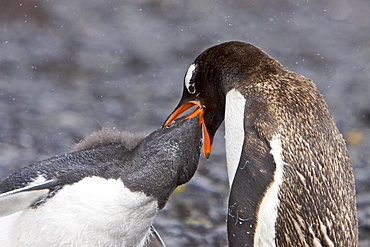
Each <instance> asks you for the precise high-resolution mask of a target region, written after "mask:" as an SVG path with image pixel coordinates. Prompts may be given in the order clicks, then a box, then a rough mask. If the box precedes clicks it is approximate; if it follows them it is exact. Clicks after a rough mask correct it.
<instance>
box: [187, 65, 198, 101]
mask: <svg viewBox="0 0 370 247" xmlns="http://www.w3.org/2000/svg"><path fill="white" fill-rule="evenodd" d="M196 68H197V66H196V65H195V64H192V65H190V67H189V69H188V72H186V75H185V87H186V89H187V90H188V92H189V93H191V94H193V93H195V87H194V82H193V83H191V78H192V77H193V75H194V71H195V70H196Z"/></svg>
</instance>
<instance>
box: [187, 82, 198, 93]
mask: <svg viewBox="0 0 370 247" xmlns="http://www.w3.org/2000/svg"><path fill="white" fill-rule="evenodd" d="M188 91H189V93H191V94H195V91H196V90H195V85H194V84H189V87H188Z"/></svg>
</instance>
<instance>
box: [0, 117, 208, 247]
mask: <svg viewBox="0 0 370 247" xmlns="http://www.w3.org/2000/svg"><path fill="white" fill-rule="evenodd" d="M200 139H201V126H200V124H199V116H197V117H193V118H190V119H186V120H183V121H180V122H178V123H175V124H173V125H171V126H169V127H168V128H165V129H160V130H157V131H154V132H153V133H151V134H150V135H149V136H147V137H145V138H144V136H143V135H142V134H133V133H129V132H117V131H101V132H98V133H95V134H94V135H93V136H92V137H90V138H87V139H86V140H85V141H83V142H82V143H80V144H78V145H77V146H76V147H75V151H74V152H72V153H68V154H66V155H62V156H57V157H53V158H50V159H47V160H44V161H41V162H38V163H35V164H33V165H30V166H28V167H24V168H22V169H20V170H19V171H17V172H15V173H13V174H11V175H10V176H9V177H8V178H7V179H6V180H5V181H3V182H2V183H1V185H0V245H1V246H130V247H131V246H164V244H163V242H162V241H161V239H160V237H159V236H158V234H157V233H156V231H155V229H154V228H153V227H152V226H151V224H152V221H153V219H154V217H155V215H156V213H157V212H158V210H160V209H162V208H163V207H164V206H165V204H166V202H167V200H168V198H169V196H170V195H171V193H172V192H173V190H174V189H175V188H176V186H178V185H181V184H183V183H186V182H188V181H189V180H190V178H191V177H192V176H193V175H194V172H195V171H196V168H197V164H198V159H199V154H200Z"/></svg>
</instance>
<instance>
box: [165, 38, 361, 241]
mask: <svg viewBox="0 0 370 247" xmlns="http://www.w3.org/2000/svg"><path fill="white" fill-rule="evenodd" d="M189 101H192V102H194V101H199V104H202V105H204V106H205V111H204V121H205V125H206V127H207V129H208V133H209V135H210V139H211V140H213V136H214V134H215V132H216V131H217V129H218V127H219V126H220V124H221V123H222V121H223V120H225V146H226V156H227V157H226V158H227V170H228V176H229V182H230V187H231V189H230V198H229V210H228V220H227V225H228V241H229V245H230V246H259V247H266V246H315V247H319V246H357V238H358V237H357V235H358V229H357V226H358V223H357V213H356V199H355V183H354V175H353V169H352V165H351V163H350V160H349V157H348V152H347V150H346V146H345V143H344V140H343V138H342V136H341V134H340V133H339V131H338V129H337V127H336V125H335V122H334V120H333V118H332V116H331V114H330V112H329V109H328V107H327V105H326V103H325V101H324V99H323V97H322V95H321V94H320V92H319V91H318V89H317V88H316V86H315V85H314V83H313V82H312V81H311V80H309V79H308V78H306V77H304V76H302V75H299V74H297V73H294V72H292V71H289V70H288V69H286V68H284V67H283V66H282V65H281V64H280V63H279V62H277V61H276V60H275V59H274V58H272V57H270V56H269V55H267V54H266V53H265V52H263V51H262V50H261V49H259V48H257V47H255V46H253V45H251V44H247V43H243V42H236V41H234V42H227V43H223V44H220V45H217V46H214V47H211V48H209V49H207V50H205V51H204V52H203V53H201V54H200V55H199V56H198V57H197V58H196V59H195V61H194V63H193V64H192V65H191V66H190V67H189V69H188V71H187V73H186V75H185V79H184V91H183V95H182V99H181V100H180V102H179V104H178V106H177V107H176V109H175V111H174V112H177V113H176V114H177V115H178V110H177V109H181V107H182V105H183V104H186V103H187V102H189ZM173 115H174V114H172V115H171V116H170V117H169V119H171V120H172V119H173V118H174V117H173ZM167 122H168V121H167Z"/></svg>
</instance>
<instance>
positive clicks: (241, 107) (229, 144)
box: [225, 89, 246, 187]
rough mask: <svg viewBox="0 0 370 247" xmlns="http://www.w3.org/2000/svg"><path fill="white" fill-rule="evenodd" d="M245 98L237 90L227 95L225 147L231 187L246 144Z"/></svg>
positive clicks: (232, 90)
mask: <svg viewBox="0 0 370 247" xmlns="http://www.w3.org/2000/svg"><path fill="white" fill-rule="evenodd" d="M245 101H246V100H245V97H244V96H243V95H242V94H241V93H240V92H239V91H238V90H237V89H231V90H230V91H228V92H227V94H226V107H225V147H226V162H227V173H228V177H229V185H230V187H231V185H232V183H233V180H234V177H235V173H236V170H237V168H238V165H239V160H240V156H241V153H242V148H243V143H244V138H245V134H244V111H245Z"/></svg>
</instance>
